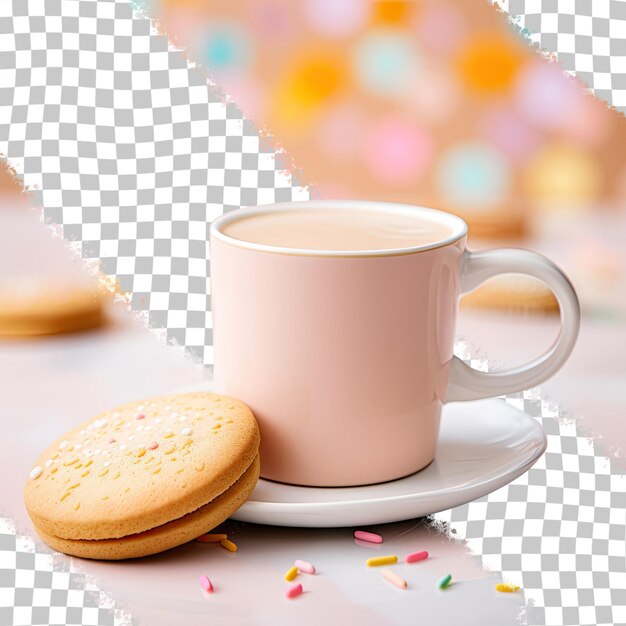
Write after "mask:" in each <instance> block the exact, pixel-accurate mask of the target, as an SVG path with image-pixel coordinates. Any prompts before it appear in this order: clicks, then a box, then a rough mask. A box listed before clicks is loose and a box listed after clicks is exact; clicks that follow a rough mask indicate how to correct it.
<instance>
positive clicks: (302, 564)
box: [293, 559, 315, 574]
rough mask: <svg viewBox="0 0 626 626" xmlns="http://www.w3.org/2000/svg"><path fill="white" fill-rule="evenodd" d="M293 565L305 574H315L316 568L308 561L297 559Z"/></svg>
mask: <svg viewBox="0 0 626 626" xmlns="http://www.w3.org/2000/svg"><path fill="white" fill-rule="evenodd" d="M293 565H294V567H297V568H298V569H299V570H300V571H301V572H304V573H305V574H315V566H314V565H313V564H312V563H309V562H308V561H301V560H300V559H297V560H296V561H295V563H294V564H293Z"/></svg>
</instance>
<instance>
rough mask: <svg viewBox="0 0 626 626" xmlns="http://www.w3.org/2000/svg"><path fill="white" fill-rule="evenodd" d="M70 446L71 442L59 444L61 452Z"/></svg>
mask: <svg viewBox="0 0 626 626" xmlns="http://www.w3.org/2000/svg"><path fill="white" fill-rule="evenodd" d="M69 445H70V442H69V441H62V442H61V443H60V444H59V448H61V450H65V449H66V448H67V447H68V446H69Z"/></svg>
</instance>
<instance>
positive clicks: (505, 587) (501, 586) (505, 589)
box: [496, 583, 519, 593]
mask: <svg viewBox="0 0 626 626" xmlns="http://www.w3.org/2000/svg"><path fill="white" fill-rule="evenodd" d="M496 591H501V592H502V593H512V592H513V591H519V585H509V584H507V583H498V584H497V585H496Z"/></svg>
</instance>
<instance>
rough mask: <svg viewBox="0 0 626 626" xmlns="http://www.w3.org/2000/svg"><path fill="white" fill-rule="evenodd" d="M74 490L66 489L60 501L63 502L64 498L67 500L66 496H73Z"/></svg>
mask: <svg viewBox="0 0 626 626" xmlns="http://www.w3.org/2000/svg"><path fill="white" fill-rule="evenodd" d="M71 495H72V492H71V491H66V492H65V493H64V494H63V495H62V496H61V497H60V498H59V501H60V502H63V500H65V498H67V496H71Z"/></svg>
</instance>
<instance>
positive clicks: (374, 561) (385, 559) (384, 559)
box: [365, 554, 398, 567]
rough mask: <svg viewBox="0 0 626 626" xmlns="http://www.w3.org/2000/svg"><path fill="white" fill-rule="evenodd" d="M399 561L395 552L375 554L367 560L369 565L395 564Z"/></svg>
mask: <svg viewBox="0 0 626 626" xmlns="http://www.w3.org/2000/svg"><path fill="white" fill-rule="evenodd" d="M397 562H398V557H397V556H396V555H395V554H389V555H387V556H375V557H372V558H371V559H367V561H365V563H366V564H367V566H368V567H378V566H379V565H393V564H394V563H397Z"/></svg>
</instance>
